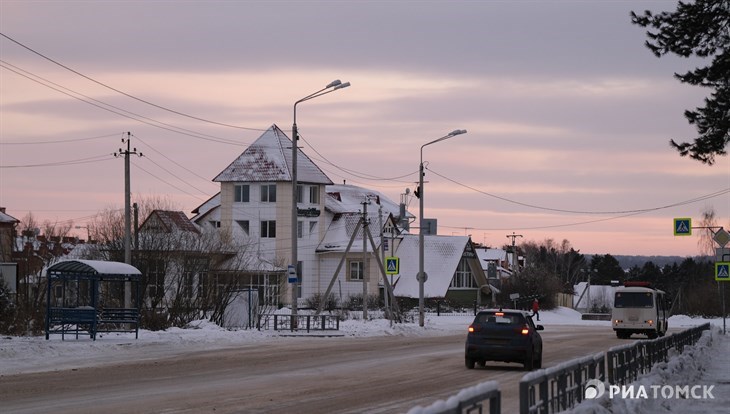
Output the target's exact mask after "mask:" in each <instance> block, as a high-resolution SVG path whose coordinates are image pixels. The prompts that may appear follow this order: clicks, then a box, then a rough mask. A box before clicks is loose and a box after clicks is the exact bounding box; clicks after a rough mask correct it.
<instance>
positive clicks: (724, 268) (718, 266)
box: [715, 262, 730, 282]
mask: <svg viewBox="0 0 730 414" xmlns="http://www.w3.org/2000/svg"><path fill="white" fill-rule="evenodd" d="M715 280H717V281H719V282H730V262H717V263H715Z"/></svg>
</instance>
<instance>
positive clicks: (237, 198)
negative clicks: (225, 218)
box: [233, 184, 249, 203]
mask: <svg viewBox="0 0 730 414" xmlns="http://www.w3.org/2000/svg"><path fill="white" fill-rule="evenodd" d="M248 193H249V190H248V184H236V185H235V186H233V201H234V202H236V203H248Z"/></svg>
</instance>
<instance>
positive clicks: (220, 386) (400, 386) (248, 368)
mask: <svg viewBox="0 0 730 414" xmlns="http://www.w3.org/2000/svg"><path fill="white" fill-rule="evenodd" d="M542 337H543V341H544V351H543V367H544V368H548V367H551V366H554V365H556V364H558V363H560V362H563V361H566V360H569V359H574V358H578V357H583V356H586V355H592V354H594V353H596V352H601V351H605V350H607V349H608V348H610V347H612V346H615V345H619V344H627V343H631V342H632V340H619V339H617V338H616V336H615V335H614V333H613V331H612V330H610V329H606V328H605V327H596V326H550V327H548V330H545V331H542ZM464 339H465V334H462V335H449V336H432V337H404V336H382V337H366V338H311V337H306V338H303V337H292V338H280V339H278V340H277V341H274V342H271V343H256V344H251V345H246V346H241V347H237V348H235V349H223V350H215V351H205V352H193V353H186V354H182V355H179V354H176V355H173V356H170V357H162V358H154V359H145V360H144V361H125V362H121V363H120V362H116V363H113V364H110V365H102V366H94V367H85V368H77V369H69V370H58V371H51V372H41V373H32V374H18V375H6V376H2V377H0V412H3V413H54V414H62V413H271V412H278V413H287V412H292V413H366V412H367V413H399V412H400V413H403V412H406V411H408V410H409V409H410V408H412V407H414V406H416V405H422V406H427V405H430V404H431V403H433V402H434V401H436V400H439V399H446V398H448V397H450V396H452V395H454V394H456V393H458V392H459V390H461V389H463V388H466V387H470V386H473V385H476V384H478V383H480V382H483V381H489V380H495V381H498V382H499V387H500V390H501V392H502V412H504V413H510V412H517V411H518V407H519V401H518V396H519V391H518V383H519V380H520V378H522V376H523V375H524V374H525V371H523V370H522V365H520V364H508V363H502V362H493V363H488V364H487V366H486V367H485V368H476V369H474V370H467V369H466V368H465V367H464ZM60 358H61V359H62V357H60Z"/></svg>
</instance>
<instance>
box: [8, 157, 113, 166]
mask: <svg viewBox="0 0 730 414" xmlns="http://www.w3.org/2000/svg"><path fill="white" fill-rule="evenodd" d="M109 156H111V154H103V155H95V156H93V157H86V158H79V159H76V160H66V161H55V162H49V163H44V164H25V165H0V168H36V167H62V166H66V165H76V164H89V163H92V162H100V161H109V160H111V158H109V159H107V157H109Z"/></svg>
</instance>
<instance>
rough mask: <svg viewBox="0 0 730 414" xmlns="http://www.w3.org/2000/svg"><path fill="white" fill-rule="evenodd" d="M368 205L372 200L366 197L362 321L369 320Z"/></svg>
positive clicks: (363, 205)
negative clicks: (367, 264)
mask: <svg viewBox="0 0 730 414" xmlns="http://www.w3.org/2000/svg"><path fill="white" fill-rule="evenodd" d="M368 204H370V200H368V198H367V197H365V201H363V202H362V320H363V321H367V320H368V277H367V274H368V272H367V270H366V269H367V266H366V263H367V260H368V244H367V243H368Z"/></svg>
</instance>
